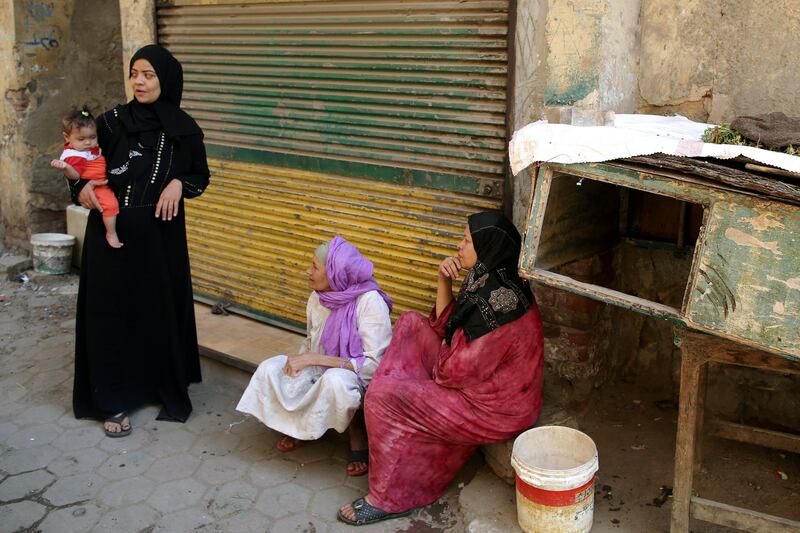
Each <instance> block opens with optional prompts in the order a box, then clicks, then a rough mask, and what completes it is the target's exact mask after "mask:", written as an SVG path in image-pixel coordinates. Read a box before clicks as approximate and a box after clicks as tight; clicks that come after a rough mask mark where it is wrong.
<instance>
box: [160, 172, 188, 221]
mask: <svg viewBox="0 0 800 533" xmlns="http://www.w3.org/2000/svg"><path fill="white" fill-rule="evenodd" d="M181 196H183V183H182V182H181V180H179V179H173V180H172V181H170V182H169V183H168V184H167V186H166V187H164V190H163V191H161V196H160V197H159V198H158V203H157V204H156V218H160V219H161V220H172V217H175V216H178V207H179V206H180V204H181Z"/></svg>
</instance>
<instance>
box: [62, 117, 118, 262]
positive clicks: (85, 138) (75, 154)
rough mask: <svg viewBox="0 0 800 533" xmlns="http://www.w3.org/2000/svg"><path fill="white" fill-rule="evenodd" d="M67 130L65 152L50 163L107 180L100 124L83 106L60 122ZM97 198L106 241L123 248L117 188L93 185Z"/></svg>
mask: <svg viewBox="0 0 800 533" xmlns="http://www.w3.org/2000/svg"><path fill="white" fill-rule="evenodd" d="M61 123H62V126H63V131H64V151H63V152H61V157H60V158H59V159H53V160H52V161H51V162H50V166H51V167H53V168H57V169H59V170H63V171H64V175H65V176H66V177H67V178H69V179H71V180H76V179H78V178H80V179H85V180H104V179H106V158H105V157H103V156H102V155H101V154H100V147H98V146H97V125H96V124H95V121H94V117H92V114H91V113H89V111H88V110H87V109H86V108H84V109H81V110H74V111H70V112H69V113H67V114H66V115H65V116H64V118H63V119H62V121H61ZM94 193H95V195H96V196H97V201H98V202H99V203H100V207H101V208H102V209H101V210H100V212H101V213H102V214H103V224H104V225H105V227H106V241H108V244H109V245H110V246H111V247H112V248H121V247H122V243H121V242H120V240H119V237H118V236H117V215H118V214H119V202H117V198H116V196H114V191H112V190H111V188H109V187H108V186H107V185H100V186H97V187H95V188H94Z"/></svg>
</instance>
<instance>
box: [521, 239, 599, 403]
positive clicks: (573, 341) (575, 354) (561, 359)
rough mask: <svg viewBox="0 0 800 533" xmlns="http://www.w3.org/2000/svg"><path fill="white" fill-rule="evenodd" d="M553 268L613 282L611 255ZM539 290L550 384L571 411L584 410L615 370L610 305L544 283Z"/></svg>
mask: <svg viewBox="0 0 800 533" xmlns="http://www.w3.org/2000/svg"><path fill="white" fill-rule="evenodd" d="M554 270H555V271H556V272H558V273H559V274H563V275H565V276H569V277H571V278H574V279H576V280H578V281H583V282H589V283H597V284H600V285H608V284H609V283H610V282H611V280H612V279H613V270H612V254H611V253H610V252H605V253H602V254H598V255H595V256H592V257H588V258H585V259H580V260H577V261H573V262H570V263H567V264H565V265H562V266H561V267H558V268H556V269H554ZM534 292H535V294H536V300H537V303H538V305H539V309H540V311H541V313H542V322H543V324H544V337H545V369H546V370H545V372H546V377H545V383H546V385H545V386H546V387H547V388H548V389H549V392H551V393H554V394H555V395H556V396H557V397H559V399H560V400H561V401H563V402H564V403H566V404H567V405H568V406H569V407H570V408H571V409H573V410H578V411H579V410H582V409H584V408H585V407H586V406H587V405H588V401H589V397H590V395H591V390H592V389H593V388H594V387H595V386H596V385H597V384H599V383H601V382H602V381H603V380H604V378H605V376H606V374H607V372H608V369H609V367H610V355H611V354H610V352H609V350H608V338H609V336H608V335H607V332H608V331H609V323H610V322H609V320H608V317H609V314H608V309H607V305H606V304H604V303H602V302H599V301H597V300H593V299H591V298H586V297H583V296H580V295H577V294H573V293H571V292H567V291H564V290H561V289H554V288H551V287H547V286H545V285H536V286H535V287H534Z"/></svg>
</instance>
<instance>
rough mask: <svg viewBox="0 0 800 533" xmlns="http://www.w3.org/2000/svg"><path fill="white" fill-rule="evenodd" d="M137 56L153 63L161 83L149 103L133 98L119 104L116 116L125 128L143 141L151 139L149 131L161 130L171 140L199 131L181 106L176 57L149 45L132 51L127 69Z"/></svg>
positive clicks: (181, 79)
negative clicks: (156, 97)
mask: <svg viewBox="0 0 800 533" xmlns="http://www.w3.org/2000/svg"><path fill="white" fill-rule="evenodd" d="M137 59H146V60H147V61H149V62H150V64H151V65H153V70H155V72H156V76H158V82H159V84H160V85H161V95H160V96H159V97H158V100H156V101H155V102H153V103H152V104H141V103H139V102H138V101H137V100H136V98H135V97H134V98H133V99H132V100H131V101H130V102H128V104H127V105H125V106H122V107H121V108H120V113H119V119H120V120H121V121H122V123H123V124H124V125H125V128H126V129H127V130H128V131H129V132H131V133H139V134H140V137H141V138H142V139H143V140H146V141H150V140H151V139H149V137H152V135H148V134H151V133H152V132H155V133H156V134H157V133H158V132H159V131H163V132H164V133H166V135H167V137H169V138H171V139H178V138H180V137H183V136H187V135H197V134H200V133H202V130H201V129H200V126H198V125H197V123H196V122H195V121H194V119H193V118H192V117H190V116H189V115H188V114H187V113H186V112H185V111H183V110H182V109H181V107H180V106H181V97H182V96H183V67H181V64H180V62H179V61H178V60H177V59H175V56H173V55H172V54H171V53H169V52H168V51H167V49H166V48H163V47H161V46H159V45H157V44H148V45H147V46H144V47H142V48H140V49H139V50H138V51H137V52H136V53H135V54H133V57H131V61H130V64H129V65H128V72H130V70H131V69H132V68H133V64H134V63H135V62H136V60H137ZM156 137H157V135H156ZM147 144H148V145H149V144H150V143H149V142H147ZM151 146H152V145H151Z"/></svg>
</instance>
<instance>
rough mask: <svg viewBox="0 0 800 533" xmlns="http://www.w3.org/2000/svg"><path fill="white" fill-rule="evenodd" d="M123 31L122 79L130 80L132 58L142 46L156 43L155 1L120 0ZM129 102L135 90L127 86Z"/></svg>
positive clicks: (126, 92) (126, 94) (126, 91)
mask: <svg viewBox="0 0 800 533" xmlns="http://www.w3.org/2000/svg"><path fill="white" fill-rule="evenodd" d="M119 15H120V23H121V30H122V65H121V67H122V77H123V79H127V78H128V63H130V60H131V56H132V55H133V54H134V53H135V52H136V51H137V50H138V49H139V48H141V47H142V46H145V45H147V44H152V43H155V42H156V39H157V36H156V28H157V25H156V2H155V0H119ZM125 96H126V97H127V100H130V99H132V98H133V89H132V88H131V86H130V85H129V84H127V83H126V84H125Z"/></svg>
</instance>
